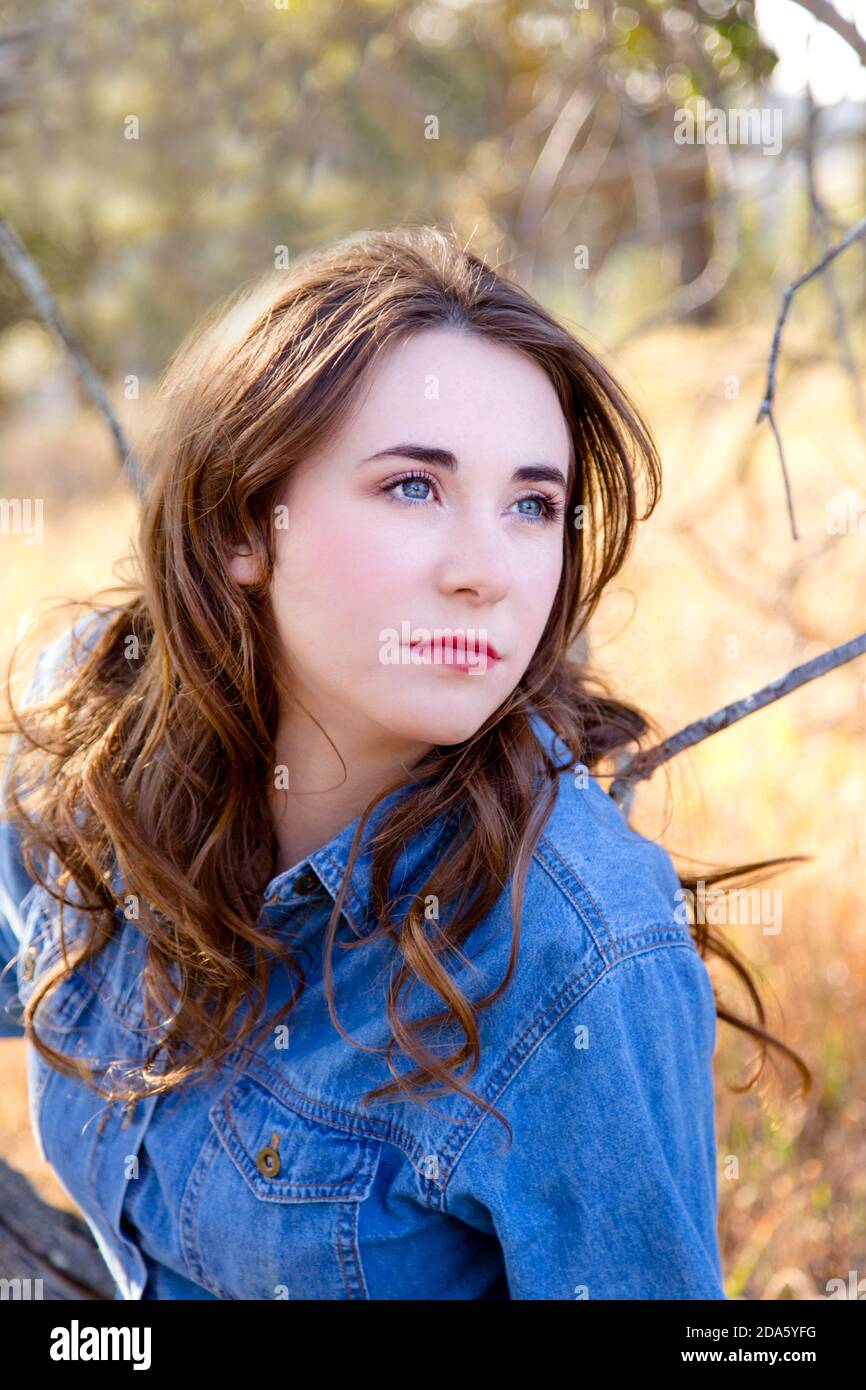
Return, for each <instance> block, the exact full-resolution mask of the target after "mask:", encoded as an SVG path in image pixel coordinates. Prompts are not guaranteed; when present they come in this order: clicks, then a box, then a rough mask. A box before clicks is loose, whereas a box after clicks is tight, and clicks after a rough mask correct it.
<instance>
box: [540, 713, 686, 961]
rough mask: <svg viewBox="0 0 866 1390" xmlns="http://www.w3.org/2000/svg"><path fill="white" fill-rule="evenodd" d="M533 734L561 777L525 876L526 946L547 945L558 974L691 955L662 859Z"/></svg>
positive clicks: (556, 748) (672, 874)
mask: <svg viewBox="0 0 866 1390" xmlns="http://www.w3.org/2000/svg"><path fill="white" fill-rule="evenodd" d="M533 725H534V728H535V731H536V733H537V735H538V737H539V738H540V740H541V741H542V742H543V743H544V744H545V746H546V747H547V748H548V750H549V751H550V752H552V753H553V755H554V757H555V759H556V761H557V763H558V765H559V772H558V774H557V779H556V784H555V787H554V798H553V804H552V807H551V810H550V812H549V815H548V817H547V820H546V822H545V824H544V827H543V829H542V833H541V835H540V837H539V840H538V843H537V845H536V848H535V851H534V853H533V856H532V861H531V864H530V868H529V871H528V874H527V889H526V899H527V909H528V918H527V920H528V927H529V930H528V937H529V939H530V942H532V941H539V939H542V940H546V942H547V943H548V946H549V949H551V950H554V951H558V952H559V953H560V956H561V962H562V966H563V968H567V965H568V962H569V961H574V962H575V963H578V962H581V961H583V962H585V963H586V964H587V965H591V966H592V967H593V968H594V969H596V970H597V971H599V972H601V971H603V970H606V969H608V968H609V967H610V966H612V965H615V964H616V963H617V962H618V961H620V960H621V959H623V957H624V956H626V955H629V954H631V953H633V952H634V951H635V950H640V949H646V948H648V947H651V946H653V945H658V944H662V943H664V942H670V943H671V944H677V943H681V944H685V945H692V946H693V942H692V936H691V933H690V930H689V924H688V918H687V915H686V911H685V905H684V902H683V894H682V888H681V884H680V880H679V877H678V875H677V872H676V869H675V868H674V865H673V861H672V860H671V856H670V854H669V853H668V851H667V850H666V849H665V848H664V846H663V845H661V844H658V843H657V842H656V841H654V840H651V839H649V838H648V837H647V836H645V835H643V834H641V833H640V832H639V831H637V830H635V829H633V827H632V826H630V825H629V824H628V822H627V821H626V819H625V817H624V815H623V813H622V811H621V810H620V808H619V806H618V805H617V804H616V803H615V802H614V801H613V800H612V799H611V797H610V796H609V795H608V793H607V792H606V791H605V789H604V788H603V786H602V785H601V783H600V782H599V781H598V779H597V778H595V777H593V776H592V775H591V774H590V773H589V772H588V771H587V769H586V768H585V767H583V766H582V765H581V764H579V763H577V764H575V763H574V759H573V757H572V756H571V754H570V753H569V751H568V750H567V749H566V748H565V745H564V744H563V743H562V742H561V740H559V739H557V738H556V737H555V735H554V734H553V731H552V730H551V729H550V726H549V725H547V724H546V722H545V721H543V720H541V719H540V718H539V716H537V715H536V716H534V717H533ZM542 924H543V925H542Z"/></svg>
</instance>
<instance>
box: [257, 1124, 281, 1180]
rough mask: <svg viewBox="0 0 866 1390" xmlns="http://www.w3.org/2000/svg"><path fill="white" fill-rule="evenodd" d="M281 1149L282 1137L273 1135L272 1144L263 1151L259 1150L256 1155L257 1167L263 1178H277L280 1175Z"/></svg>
mask: <svg viewBox="0 0 866 1390" xmlns="http://www.w3.org/2000/svg"><path fill="white" fill-rule="evenodd" d="M279 1147H280V1136H279V1135H278V1134H272V1135H271V1142H270V1144H266V1145H265V1146H264V1148H263V1149H259V1152H258V1154H257V1155H256V1167H257V1168H258V1170H259V1172H260V1173H261V1174H262V1175H263V1177H266V1178H276V1177H277V1176H278V1175H279V1171H280V1155H279V1152H278V1150H279Z"/></svg>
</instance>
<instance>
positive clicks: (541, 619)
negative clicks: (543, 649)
mask: <svg viewBox="0 0 866 1390" xmlns="http://www.w3.org/2000/svg"><path fill="white" fill-rule="evenodd" d="M532 559H533V563H532V565H531V566H517V565H516V566H515V568H514V578H513V583H512V590H511V599H512V605H513V607H514V610H515V613H519V614H520V623H521V627H522V629H523V634H522V635H523V636H524V637H525V640H526V644H527V645H528V646H529V647H531V648H532V649H533V650H534V648H535V645H536V644H537V642H538V640H539V638H540V637H541V634H542V632H543V631H544V628H545V625H546V623H547V619H548V618H549V616H550V610H551V608H552V607H553V602H554V600H555V598H556V591H557V589H558V588H559V581H560V579H561V578H562V548H561V544H560V545H558V546H557V547H556V548H555V549H554V548H551V550H550V551H549V553H547V554H546V555H539V554H536V555H534V556H533V557H532Z"/></svg>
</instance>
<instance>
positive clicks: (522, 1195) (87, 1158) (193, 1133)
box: [0, 616, 725, 1300]
mask: <svg viewBox="0 0 866 1390" xmlns="http://www.w3.org/2000/svg"><path fill="white" fill-rule="evenodd" d="M86 622H87V616H86V617H85V619H83V620H82V619H79V622H78V623H77V624H76V625H75V626H76V629H78V630H79V631H80V630H81V629H82V628H83V626H84V624H85V623H86ZM97 629H98V623H97V624H94V626H93V627H92V628H90V629H89V630H88V631H87V632H86V634H85V636H86V640H87V641H88V642H89V641H90V640H91V633H93V634H95V632H96V631H97ZM68 650H69V633H64V634H62V635H61V637H60V638H59V639H58V640H57V641H56V642H54V643H52V644H50V646H49V647H47V648H46V649H45V651H44V652H43V654H42V657H41V659H40V662H39V664H38V667H37V671H36V675H35V677H34V681H33V682H32V683H31V687H30V690H29V691H28V696H29V695H30V693H31V692H35V693H41V692H42V691H43V690H45V689H47V687H48V685H49V684H50V682H51V681H52V679H53V678H54V677H55V676H56V674H57V672H58V670H59V668H60V665H61V663H62V661H63V660H64V659H65V657H66V656H67V654H68ZM532 723H533V728H534V731H535V734H536V736H537V737H538V738H539V740H541V741H542V742H543V743H544V744H545V746H547V747H548V749H549V750H550V751H551V752H553V755H554V757H555V758H556V759H557V762H558V763H559V764H560V766H561V771H560V772H559V774H558V789H557V796H556V802H555V805H554V808H553V811H552V813H551V815H550V817H549V819H548V821H547V824H546V826H545V828H544V831H543V833H542V836H541V839H540V841H539V843H538V846H537V848H536V850H535V852H534V854H533V857H532V861H531V864H530V868H529V872H528V875H527V879H526V888H525V896H524V902H523V913H522V925H521V941H520V951H519V957H518V961H517V965H516V967H515V972H514V975H513V977H512V980H511V982H510V984H509V986H508V988H507V989H506V990H505V991H504V993H503V994H502V995H500V996H499V997H498V998H497V999H496V1000H495V1001H494V1002H493V1004H491V1005H490V1006H489V1007H487V1008H485V1009H483V1010H481V1012H480V1015H479V1024H478V1026H479V1030H480V1038H481V1061H480V1064H479V1066H478V1068H477V1070H476V1071H475V1072H474V1073H473V1074H472V1075H471V1076H468V1075H467V1073H466V1068H465V1065H464V1066H463V1067H462V1068H461V1069H460V1075H461V1076H463V1077H464V1079H465V1080H466V1082H467V1084H468V1085H469V1087H470V1088H471V1089H472V1090H473V1091H474V1092H476V1093H478V1094H479V1095H481V1096H483V1097H484V1099H485V1100H487V1101H488V1102H490V1103H492V1104H493V1105H494V1106H495V1107H497V1108H498V1110H499V1111H500V1112H501V1113H503V1114H504V1115H505V1116H506V1117H507V1119H508V1120H509V1122H510V1124H511V1126H512V1129H513V1135H514V1138H513V1142H512V1143H511V1145H510V1146H509V1144H508V1136H507V1133H506V1131H505V1129H504V1127H503V1126H502V1124H501V1123H500V1122H499V1120H498V1119H497V1118H496V1116H495V1115H492V1114H490V1113H489V1112H488V1111H485V1110H484V1109H483V1108H482V1107H480V1106H479V1105H478V1104H477V1103H476V1102H475V1101H472V1100H470V1099H468V1098H466V1097H464V1096H462V1095H459V1094H454V1093H448V1094H447V1095H442V1094H441V1093H439V1094H436V1095H435V1096H433V1097H432V1098H425V1100H424V1102H423V1103H419V1102H418V1101H417V1100H414V1101H413V1100H408V1099H406V1098H400V1099H398V1100H396V1101H395V1100H393V1099H392V1100H390V1101H382V1100H378V1101H374V1102H372V1103H371V1104H370V1105H369V1106H367V1105H365V1104H364V1102H363V1095H364V1092H365V1091H367V1090H369V1089H371V1088H372V1087H373V1086H376V1085H380V1084H382V1083H384V1082H388V1081H390V1080H391V1073H390V1071H389V1069H388V1066H387V1063H386V1061H385V1057H384V1054H383V1053H382V1052H377V1051H371V1050H369V1049H371V1048H372V1049H375V1048H383V1047H384V1045H385V1043H387V1041H388V1038H389V1037H390V1029H389V1027H388V1025H387V1019H386V1016H385V999H386V996H387V990H388V982H389V978H390V972H391V968H392V966H393V965H394V961H395V955H394V953H395V947H394V945H393V943H391V942H389V941H388V939H387V938H385V939H378V938H373V939H371V940H369V941H367V942H365V944H364V945H363V946H359V947H357V948H356V949H352V950H341V949H340V945H339V942H340V941H359V940H363V939H364V938H366V937H369V936H370V933H371V932H372V930H373V928H374V927H375V925H376V921H375V916H374V913H373V911H372V906H371V900H370V883H369V864H370V858H371V855H370V851H369V848H368V843H369V840H370V838H371V837H372V835H373V834H374V833H375V830H376V828H377V826H378V824H379V823H380V820H381V818H382V816H383V815H384V814H385V812H386V810H387V808H388V806H389V805H390V804H391V801H392V800H393V799H394V797H396V796H400V795H402V794H403V791H402V789H401V790H400V791H398V792H396V793H393V794H392V796H391V797H390V798H388V799H387V800H386V801H385V802H384V803H382V805H380V807H379V808H378V809H377V811H376V813H374V815H373V816H372V817H371V822H370V823H369V824H368V827H367V830H366V832H365V837H364V841H363V850H362V852H361V853H360V854H359V858H358V861H357V863H356V866H355V868H354V871H353V873H352V875H351V878H350V882H349V886H348V891H347V896H346V899H345V904H344V911H343V913H342V915H341V917H340V926H339V930H338V933H337V937H336V943H337V944H335V947H334V950H333V957H332V960H333V971H334V992H335V999H336V1010H337V1017H338V1019H339V1021H340V1024H341V1026H342V1028H343V1029H344V1030H345V1031H346V1032H347V1033H348V1034H349V1035H350V1036H351V1037H352V1038H354V1039H355V1040H356V1042H361V1043H363V1044H364V1045H365V1047H364V1049H359V1048H358V1047H355V1046H353V1045H352V1044H351V1043H349V1042H347V1041H346V1040H345V1039H344V1038H343V1037H342V1036H341V1035H340V1033H339V1032H338V1031H337V1029H335V1027H334V1025H333V1023H332V1021H331V1019H330V1017H329V1014H328V1008H327V1003H326V999H325V992H324V983H323V979H322V968H323V967H322V937H323V929H324V926H325V924H326V922H327V920H328V917H329V913H330V908H331V906H332V904H333V901H334V899H335V898H336V896H337V893H338V891H339V888H340V884H341V880H342V877H343V874H344V871H345V869H346V866H347V863H348V857H349V848H350V845H351V841H352V837H353V834H354V831H355V828H356V826H357V821H353V822H352V823H351V824H350V825H347V826H346V827H344V828H343V829H342V830H341V831H339V833H338V834H336V835H335V836H334V837H333V839H332V840H331V841H330V842H329V843H328V844H326V845H324V846H322V848H320V849H318V850H316V851H315V852H314V853H313V854H310V855H308V856H306V857H305V858H304V859H303V860H301V861H300V862H299V863H298V864H296V865H294V866H293V867H292V868H291V869H288V870H286V871H284V872H282V873H280V874H278V875H277V876H276V877H275V878H273V879H272V880H271V882H270V883H269V884H268V885H267V889H266V891H265V893H264V900H263V903H262V908H261V914H262V915H261V917H260V920H261V921H262V922H264V921H267V922H268V923H269V924H271V925H274V924H275V925H276V926H277V927H278V928H279V929H280V930H281V931H283V932H285V934H286V936H287V937H288V936H291V938H292V939H293V941H294V942H295V943H296V944H297V946H298V947H299V948H303V964H304V970H305V976H306V984H305V988H304V992H303V994H302V996H301V999H300V1002H299V1003H298V1004H297V1005H296V1012H294V1013H293V1014H291V1015H290V1016H289V1019H288V1024H287V1026H286V1027H283V1028H282V1029H281V1028H279V1027H277V1028H275V1029H274V1030H273V1033H272V1035H268V1036H266V1037H265V1039H264V1041H262V1040H259V1042H258V1044H257V1046H256V1048H255V1050H251V1049H249V1048H247V1049H236V1050H235V1051H234V1052H233V1053H232V1054H231V1055H230V1057H229V1058H227V1059H226V1061H225V1063H224V1064H223V1065H222V1066H221V1067H220V1070H219V1072H218V1074H217V1075H216V1076H212V1077H210V1078H208V1079H206V1080H194V1081H193V1082H192V1083H190V1084H188V1085H186V1086H184V1087H182V1088H181V1089H180V1090H174V1091H171V1092H168V1093H166V1094H164V1095H161V1096H150V1097H148V1098H146V1099H145V1100H142V1101H139V1102H138V1103H137V1104H135V1105H134V1106H131V1107H130V1106H126V1105H124V1104H123V1103H122V1102H119V1101H118V1102H114V1103H110V1102H107V1101H106V1100H105V1098H104V1097H102V1096H100V1095H98V1094H97V1093H96V1092H95V1091H93V1089H92V1088H90V1087H88V1086H87V1085H86V1083H84V1082H83V1081H79V1080H77V1079H73V1078H71V1077H67V1076H64V1075H63V1074H62V1073H60V1072H58V1071H56V1070H54V1069H52V1068H50V1067H49V1066H48V1065H47V1064H46V1063H45V1062H44V1061H43V1060H42V1058H41V1057H40V1056H39V1054H38V1053H37V1051H36V1049H35V1048H34V1047H33V1046H32V1045H31V1046H30V1047H29V1048H28V1066H29V1103H30V1118H31V1123H32V1127H33V1131H34V1134H35V1136H36V1140H37V1144H38V1147H39V1150H40V1152H41V1154H42V1156H43V1158H45V1159H46V1160H47V1162H48V1163H49V1164H50V1165H51V1166H52V1168H53V1169H54V1171H55V1173H56V1174H57V1176H58V1178H59V1179H60V1181H61V1183H62V1185H63V1186H64V1188H65V1189H66V1190H67V1191H68V1193H69V1194H70V1196H71V1197H72V1198H73V1199H74V1200H75V1202H76V1203H77V1204H78V1206H79V1207H80V1209H81V1211H82V1213H83V1215H84V1217H85V1219H86V1221H87V1223H88V1225H89V1227H90V1229H91V1231H92V1232H93V1236H94V1238H95V1240H96V1243H97V1245H98V1247H99V1249H100V1251H101V1253H102V1256H103V1258H104V1260H105V1262H106V1264H107V1265H108V1268H109V1270H110V1272H111V1274H112V1276H113V1278H114V1280H115V1283H116V1286H117V1292H116V1293H115V1298H123V1299H138V1298H144V1299H148V1298H162V1299H177V1298H202V1299H207V1298H222V1299H250V1298H251V1299H270V1298H274V1299H278V1298H292V1299H557V1300H559V1299H568V1300H572V1299H583V1298H594V1299H616V1298H621V1299H724V1298H725V1294H724V1290H723V1287H722V1271H721V1261H720V1253H719V1246H718V1238H717V1230H716V1222H717V1180H716V1135H715V1115H714V1096H713V1073H712V1057H713V1052H714V1048H715V1042H716V1013H715V1005H714V999H713V993H712V987H711V984H710V979H709V975H708V973H707V969H706V966H705V965H704V962H703V960H702V959H701V956H700V955H699V953H698V951H697V949H696V947H695V944H694V941H693V939H692V937H691V934H690V932H689V928H688V924H687V922H686V921H685V920H684V918H685V914H684V911H683V910H682V907H681V905H680V897H679V894H678V889H679V881H678V879H677V876H676V873H675V871H674V868H673V865H672V863H671V860H670V857H669V856H668V854H667V852H666V851H665V850H664V849H662V848H661V847H660V846H659V845H656V844H655V843H653V842H652V841H650V840H649V839H647V838H644V837H643V836H642V835H640V834H639V833H637V832H636V831H634V830H633V829H631V828H630V827H629V826H628V825H627V824H626V822H625V821H624V819H623V817H622V815H621V813H620V811H619V809H618V807H617V806H616V805H615V803H614V802H613V801H612V800H611V799H610V797H609V796H608V795H607V793H606V792H605V791H604V789H603V788H602V787H601V786H600V784H599V783H598V782H597V781H596V779H594V778H592V777H587V776H586V774H584V775H583V776H580V775H579V772H580V769H579V765H578V768H577V770H576V771H574V770H569V764H570V763H571V762H572V761H573V760H572V758H571V755H570V754H569V753H568V750H567V749H566V748H565V746H564V745H563V744H561V743H560V741H559V740H558V739H557V738H556V736H555V735H554V733H553V730H552V729H551V728H550V726H549V725H548V724H547V723H546V722H545V721H544V720H543V719H542V718H541V717H540V716H539V715H538V714H534V715H533V716H532ZM4 784H5V778H4ZM448 829H449V823H448V821H447V820H445V819H440V820H439V821H438V822H436V823H434V824H433V825H432V826H430V827H428V829H427V830H426V831H425V832H424V833H423V834H416V836H415V838H414V839H413V840H411V842H410V843H409V844H407V845H406V847H405V850H404V852H403V855H402V858H401V860H400V862H399V864H398V871H397V875H395V879H394V880H393V883H392V886H393V887H394V888H395V889H396V890H398V891H400V892H401V893H405V892H411V891H420V889H421V888H422V887H423V885H424V883H425V882H426V877H427V872H426V871H429V868H430V866H431V865H432V864H433V863H435V861H436V858H437V857H438V856H440V855H441V853H442V851H443V847H444V845H445V844H446V843H447V838H448ZM18 843H19V842H18V838H17V831H16V830H15V828H14V826H13V825H12V824H10V823H9V822H6V821H3V822H2V825H0V969H2V967H3V966H4V965H7V963H8V965H9V968H8V969H7V970H6V972H5V973H4V974H2V975H0V1036H15V1035H22V1034H23V1032H24V1030H23V1027H22V1026H21V1024H20V1023H19V1022H18V1017H19V1015H20V1007H21V1004H22V1003H26V1001H27V1000H28V999H29V997H30V995H31V993H32V992H33V990H34V989H35V987H36V985H37V984H38V982H39V980H40V979H41V977H42V975H43V973H44V972H45V971H46V970H47V969H49V968H51V966H52V965H53V964H54V963H55V961H56V960H57V957H58V952H59V936H58V931H57V921H56V904H55V903H54V902H53V900H52V899H51V898H50V896H49V895H48V894H47V893H46V892H45V890H44V889H43V888H42V887H41V886H40V885H38V884H35V883H33V882H32V881H31V880H30V879H29V877H28V875H27V874H26V871H25V868H24V865H23V862H22V860H21V858H20V854H19V849H18ZM49 867H50V864H49ZM115 887H116V888H117V887H119V885H118V884H117V883H116V884H115ZM83 916H84V914H81V913H77V914H76V913H75V912H74V911H70V910H67V913H66V921H67V935H68V936H69V935H70V927H74V925H75V923H76V920H80V919H81V918H82V917H83ZM444 916H446V917H447V913H445V914H444ZM116 922H117V930H116V933H115V935H114V937H113V938H112V939H111V940H110V941H109V943H108V944H107V946H106V947H105V948H104V950H103V951H102V952H101V953H100V955H99V956H98V957H97V960H96V962H89V963H87V964H86V965H85V966H83V967H80V968H79V969H78V970H77V971H76V972H75V973H74V974H73V975H72V977H71V978H69V979H66V980H64V981H63V982H62V984H60V985H59V986H58V987H57V988H56V990H55V991H54V993H53V995H50V996H49V999H48V1000H47V1001H45V1002H44V1003H43V1004H42V1005H41V1006H40V1010H39V1014H38V1019H37V1027H38V1028H41V1031H42V1033H43V1035H44V1036H45V1037H46V1038H47V1040H48V1041H49V1042H56V1043H57V1045H58V1046H60V1047H61V1049H62V1050H63V1051H64V1052H70V1051H71V1050H73V1049H74V1050H75V1052H76V1053H80V1054H83V1055H86V1056H88V1057H90V1058H94V1057H95V1058H98V1059H99V1060H100V1063H105V1064H107V1063H109V1062H110V1061H112V1060H114V1059H117V1058H121V1057H122V1058H129V1057H140V1056H143V1055H144V1054H145V1052H146V1050H147V1048H148V1046H149V1045H150V1043H151V1042H152V1040H153V1039H152V1035H150V1036H148V1035H147V1034H145V1033H144V1031H143V1028H144V1016H143V998H142V985H141V971H142V968H143V965H144V960H145V938H144V936H143V934H142V933H141V931H140V930H139V929H138V927H137V925H136V923H135V922H134V921H129V920H127V919H126V917H125V916H124V913H123V911H122V910H121V909H120V908H118V911H117V914H116ZM85 924H86V919H85ZM439 925H440V926H441V925H442V924H441V923H440V924H439ZM510 944H511V892H510V881H509V885H508V889H507V891H504V892H503V893H502V895H501V896H500V898H499V900H498V901H497V903H496V905H495V907H494V908H493V909H492V911H491V912H490V913H489V914H488V915H487V916H486V917H485V918H484V920H483V921H482V922H480V923H479V925H478V926H477V927H476V928H475V930H474V931H473V932H472V933H471V935H470V937H469V938H468V940H467V942H466V943H465V944H464V947H463V951H464V954H465V957H466V958H465V959H464V960H461V959H460V958H458V959H457V960H456V961H452V962H451V963H450V964H449V970H450V973H451V974H452V975H453V976H454V978H455V979H456V981H457V983H458V985H459V986H460V988H461V990H462V991H463V993H464V994H465V995H467V996H468V997H469V998H470V999H472V1000H477V999H479V998H480V997H481V996H482V995H484V994H486V993H487V992H488V991H489V990H490V989H491V988H493V987H494V986H495V985H496V984H498V983H499V981H500V980H501V979H502V977H503V975H504V972H505V968H506V965H507V961H508V956H509V950H510ZM398 963H399V962H398ZM289 989H290V983H289V981H288V977H287V976H286V974H285V972H284V971H283V970H276V971H274V972H273V977H272V980H271V984H270V991H271V992H270V994H269V997H268V1009H269V1010H272V1009H275V1008H276V1007H278V1006H279V1004H280V1003H283V1002H285V1000H286V999H287V998H288V997H289ZM439 1008H441V1000H440V999H439V997H438V996H437V995H435V994H434V993H433V992H432V991H431V990H430V989H429V988H428V987H427V986H426V985H423V986H422V985H420V984H419V985H418V986H416V988H415V990H414V991H413V993H412V996H411V1001H410V1002H409V1004H408V1006H407V1001H406V999H405V996H404V997H403V999H402V1000H401V1009H402V1010H403V1011H404V1012H408V1013H409V1015H410V1016H411V1017H412V1018H413V1019H419V1018H421V1017H423V1016H424V1015H425V1014H427V1013H431V1012H434V1011H436V1010H437V1009H439ZM54 1030H58V1031H56V1032H55V1031H54ZM458 1040H462V1039H461V1037H460V1034H459V1033H457V1032H455V1033H454V1035H453V1039H451V1038H449V1040H448V1041H449V1042H452V1041H455V1042H456V1041H458ZM448 1050H449V1051H450V1050H451V1049H450V1047H449V1049H448ZM397 1065H398V1066H399V1067H400V1069H401V1070H403V1069H408V1068H407V1067H406V1061H405V1059H404V1058H399V1059H398V1063H397Z"/></svg>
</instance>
